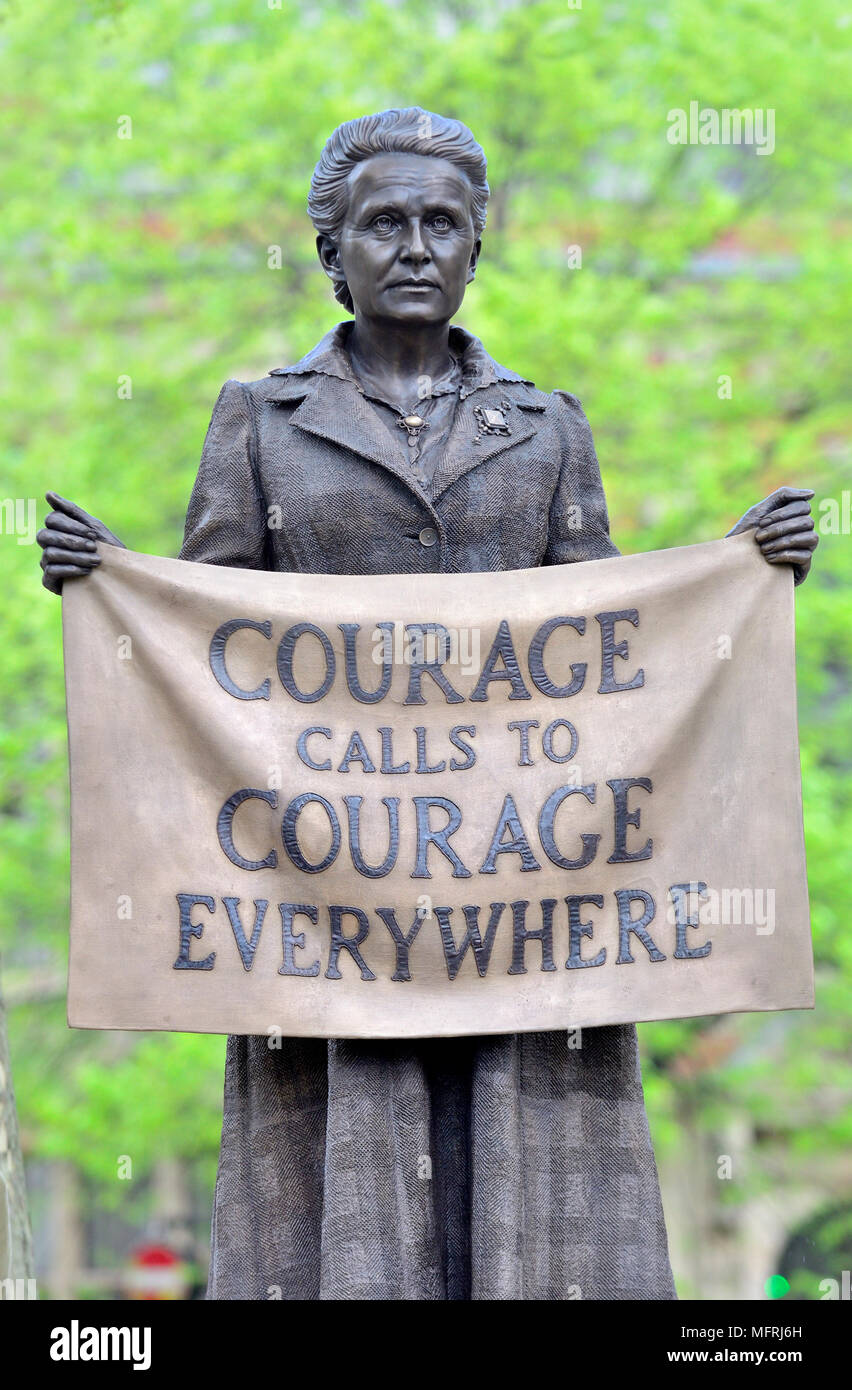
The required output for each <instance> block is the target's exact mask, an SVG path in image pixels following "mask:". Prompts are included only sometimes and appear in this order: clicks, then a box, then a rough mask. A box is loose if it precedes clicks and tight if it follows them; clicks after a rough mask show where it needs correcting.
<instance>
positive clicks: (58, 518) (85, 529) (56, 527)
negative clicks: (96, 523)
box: [44, 512, 96, 540]
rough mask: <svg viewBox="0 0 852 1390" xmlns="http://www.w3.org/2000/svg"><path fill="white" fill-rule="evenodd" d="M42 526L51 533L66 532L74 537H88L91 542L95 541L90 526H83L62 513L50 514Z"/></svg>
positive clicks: (80, 522) (93, 532)
mask: <svg viewBox="0 0 852 1390" xmlns="http://www.w3.org/2000/svg"><path fill="white" fill-rule="evenodd" d="M44 524H45V526H47V527H49V529H50V530H52V531H67V532H69V534H71V535H74V536H89V537H91V539H92V540H94V539H95V535H96V533H95V531H94V529H93V528H92V527H91V526H86V525H84V523H83V522H82V521H77V520H75V518H74V517H71V516H66V515H65V513H64V512H51V513H50V515H49V516H46V517H45V519H44Z"/></svg>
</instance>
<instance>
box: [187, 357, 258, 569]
mask: <svg viewBox="0 0 852 1390" xmlns="http://www.w3.org/2000/svg"><path fill="white" fill-rule="evenodd" d="M266 539H267V527H266V506H265V502H264V497H263V489H262V488H261V485H260V477H259V474H258V470H257V459H256V436H255V429H254V422H253V416H252V410H251V401H250V399H249V393H248V390H247V389H246V387H245V386H244V385H243V383H242V382H241V381H233V380H231V381H226V382H225V385H224V386H223V387H222V390H221V391H220V392H219V399H218V400H217V402H216V404H215V406H214V407H213V415H212V418H211V420H210V424H209V426H208V429H207V435H206V438H205V440H204V448H203V449H202V451H201V463H200V465H199V468H198V476H197V477H196V479H195V486H194V487H193V489H192V495H191V497H190V499H189V506H188V508H187V512H186V522H185V524H184V535H183V545H182V546H181V549H180V554H179V555H178V559H179V560H196V561H199V562H200V563H201V564H205V565H233V566H235V567H237V568H240V569H266V568H267V565H266Z"/></svg>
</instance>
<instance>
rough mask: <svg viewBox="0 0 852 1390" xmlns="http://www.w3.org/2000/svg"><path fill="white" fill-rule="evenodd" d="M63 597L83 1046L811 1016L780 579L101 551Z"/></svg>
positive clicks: (748, 543) (633, 566)
mask: <svg viewBox="0 0 852 1390" xmlns="http://www.w3.org/2000/svg"><path fill="white" fill-rule="evenodd" d="M99 549H100V553H101V556H102V564H101V565H100V567H99V568H98V569H97V570H96V571H95V573H94V574H92V575H91V576H90V577H88V578H86V579H85V580H77V581H74V582H69V583H67V584H66V585H65V591H64V595H63V605H62V607H63V636H64V650H65V670H66V696H67V705H68V722H69V741H70V757H71V866H72V892H71V957H70V978H69V1022H70V1023H71V1025H72V1026H74V1027H79V1028H131V1029H135V1028H143V1029H148V1028H163V1029H176V1030H185V1031H191V1032H214V1033H225V1032H228V1033H255V1034H261V1035H262V1034H267V1035H268V1036H269V1037H270V1039H272V1038H274V1037H275V1036H277V1035H303V1036H317V1037H376V1038H386V1037H421V1036H440V1035H452V1034H464V1033H480V1034H481V1033H509V1032H516V1031H528V1030H532V1029H556V1028H559V1029H562V1028H578V1027H582V1026H584V1025H588V1026H594V1025H598V1024H605V1023H624V1022H631V1021H639V1020H642V1019H655V1018H678V1017H684V1016H691V1015H698V1014H717V1013H729V1012H737V1011H742V1010H760V1009H793V1008H809V1007H811V1006H812V1004H813V973H812V956H811V945H810V930H809V917H808V899H807V885H806V876H805V860H804V846H803V837H802V810H801V788H800V775H799V757H798V741H797V728H796V691H795V674H794V636H793V577H792V572H791V571H790V570H789V569H788V568H781V567H774V566H771V565H767V564H766V562H765V561H764V560H763V559H762V557H761V555H760V553H759V551H758V549H757V547H756V546H755V544H754V540H753V538H752V536H751V535H750V534H746V535H740V536H736V537H732V538H730V539H726V540H720V541H712V542H710V543H709V544H703V545H693V546H687V547H685V548H683V549H675V550H665V551H657V552H654V553H652V554H647V555H634V556H622V557H617V558H614V559H607V560H597V561H593V562H588V563H584V564H576V565H564V566H553V567H546V568H543V569H535V570H520V571H519V570H514V571H506V572H499V573H487V574H406V575H376V576H372V575H370V576H358V577H351V576H345V575H340V576H338V575H320V574H317V575H314V574H282V573H268V572H265V571H261V572H259V571H256V570H241V569H228V568H224V567H219V566H213V565H202V564H190V563H187V562H185V561H180V560H168V559H161V558H156V557H151V556H147V555H140V554H136V553H134V552H132V551H127V550H119V549H116V548H114V547H111V546H101V547H99Z"/></svg>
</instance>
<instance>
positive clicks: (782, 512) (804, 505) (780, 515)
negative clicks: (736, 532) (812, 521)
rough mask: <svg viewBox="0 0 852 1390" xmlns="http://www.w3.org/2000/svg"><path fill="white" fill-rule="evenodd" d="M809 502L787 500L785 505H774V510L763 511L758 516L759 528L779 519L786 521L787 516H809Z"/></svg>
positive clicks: (770, 524) (761, 528) (771, 524)
mask: <svg viewBox="0 0 852 1390" xmlns="http://www.w3.org/2000/svg"><path fill="white" fill-rule="evenodd" d="M810 514H811V505H810V502H788V504H787V506H786V507H776V508H775V510H774V511H771V512H765V513H764V515H763V516H762V517H761V518H760V528H759V529H760V530H763V529H764V527H766V526H774V525H775V524H776V523H777V522H779V521H786V520H787V519H788V518H789V517H796V516H810Z"/></svg>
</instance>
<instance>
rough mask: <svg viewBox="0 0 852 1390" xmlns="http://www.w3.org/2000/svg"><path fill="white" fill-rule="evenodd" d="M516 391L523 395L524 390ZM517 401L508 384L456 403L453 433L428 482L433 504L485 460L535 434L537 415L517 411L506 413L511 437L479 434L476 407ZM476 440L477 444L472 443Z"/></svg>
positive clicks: (523, 387) (515, 391)
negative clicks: (458, 480) (430, 483)
mask: <svg viewBox="0 0 852 1390" xmlns="http://www.w3.org/2000/svg"><path fill="white" fill-rule="evenodd" d="M520 390H521V391H523V392H525V393H526V387H525V386H521V387H520ZM517 399H518V388H517V387H515V386H514V383H511V382H505V381H501V382H497V383H496V384H495V385H494V386H491V387H486V388H484V389H482V390H479V391H473V392H471V393H470V395H468V396H465V397H464V398H463V400H461V401H460V402H459V407H458V410H457V412H456V419H455V424H454V427H453V430H452V432H451V434H450V438H449V443H448V447H447V450H446V452H445V454H444V457H443V458H442V459H441V461H440V463H439V464H438V467H437V468H436V469H435V476H434V478H433V480H432V492H431V497H432V501H433V502H434V501H436V500H437V499H438V497H440V495H441V493H442V492H445V491H446V490H447V488H448V487H450V486H451V485H452V484H453V483H454V482H456V481H457V479H458V478H460V477H461V476H462V475H463V474H464V473H467V472H469V470H470V469H471V468H478V467H479V465H480V464H481V463H485V461H486V459H491V458H494V457H495V455H497V454H502V453H504V452H505V450H506V449H513V448H514V447H515V445H516V444H525V443H526V441H527V440H528V439H532V437H533V435H534V434H535V432H536V426H537V423H538V422H537V414H538V412H537V411H533V412H530V413H527V412H526V411H524V412H522V411H520V410H517V409H514V408H512V409H510V410H508V411H507V412H506V417H505V418H506V423H507V425H508V426H509V429H510V430H511V434H487V433H485V434H484V433H483V432H482V428H481V426H480V424H479V421H478V420H477V418H476V414H475V410H476V407H477V406H481V407H482V408H483V409H490V410H493V409H499V408H500V402H501V401H504V400H507V401H509V402H510V404H511V405H512V406H514V403H515V402H516V401H517ZM477 435H478V436H479V443H478V444H475V443H474V442H473V441H474V439H475V438H476V437H477Z"/></svg>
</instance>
